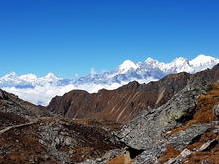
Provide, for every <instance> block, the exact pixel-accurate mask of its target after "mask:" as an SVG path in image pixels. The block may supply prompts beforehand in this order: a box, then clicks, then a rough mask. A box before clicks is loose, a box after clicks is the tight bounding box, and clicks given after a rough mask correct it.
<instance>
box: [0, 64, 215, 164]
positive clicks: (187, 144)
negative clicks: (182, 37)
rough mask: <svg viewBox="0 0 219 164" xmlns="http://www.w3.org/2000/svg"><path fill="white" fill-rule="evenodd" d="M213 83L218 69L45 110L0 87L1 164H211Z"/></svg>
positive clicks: (73, 95) (79, 95)
mask: <svg viewBox="0 0 219 164" xmlns="http://www.w3.org/2000/svg"><path fill="white" fill-rule="evenodd" d="M218 80H219V65H217V66H215V67H214V68H213V69H211V70H206V71H203V72H200V73H197V74H194V75H191V74H187V73H180V74H176V75H169V76H167V77H165V78H164V79H162V80H161V81H158V82H152V83H149V84H144V85H140V84H138V83H136V82H133V83H130V84H128V85H126V86H123V87H121V88H119V89H118V90H114V91H107V90H102V91H100V92H98V93H97V94H93V95H89V94H88V93H86V92H83V91H72V92H70V93H67V94H66V95H64V96H63V97H56V98H54V99H53V101H52V102H51V103H50V106H49V107H48V108H45V107H39V106H35V105H33V104H30V103H28V102H25V101H23V100H20V99H19V98H18V97H16V96H15V95H13V94H9V93H7V92H5V91H2V90H0V163H2V164H29V163H42V164H43V163H47V164H62V163H67V164H68V163H84V164H89V163H91V164H92V163H93V164H95V163H99V164H105V163H106V164H131V163H139V164H151V163H166V164H178V163H186V164H187V163H188V164H196V163H202V164H217V163H218V161H219V83H218ZM83 98H84V101H82V99H83ZM103 99H104V101H103V102H102V100H103ZM76 100H77V101H76ZM80 110H81V111H80ZM132 110H133V111H132ZM122 111H123V112H122ZM83 112H84V114H83ZM121 112H122V114H121ZM77 113H78V114H77ZM77 116H78V117H77ZM86 116H87V117H86ZM107 116H109V117H107Z"/></svg>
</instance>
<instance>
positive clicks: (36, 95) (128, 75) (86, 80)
mask: <svg viewBox="0 0 219 164" xmlns="http://www.w3.org/2000/svg"><path fill="white" fill-rule="evenodd" d="M218 63H219V59H218V58H214V57H211V56H206V55H198V56H197V57H196V58H194V59H192V60H187V59H186V58H183V57H179V58H176V59H175V60H173V61H171V62H169V63H165V62H160V61H158V60H156V59H153V58H147V59H146V60H145V61H143V62H138V63H135V62H133V61H131V60H125V61H124V62H123V63H122V64H121V65H119V66H118V67H117V68H116V69H114V70H112V71H109V72H104V73H96V72H94V71H92V72H91V73H90V74H89V75H87V76H84V77H79V78H78V79H76V80H75V79H74V80H73V79H63V78H59V77H57V76H56V75H55V74H53V73H48V74H47V75H45V76H41V77H38V76H36V75H34V74H25V75H17V74H16V73H14V72H12V73H9V74H6V75H4V76H2V77H0V88H2V89H4V90H6V91H8V92H11V93H14V94H16V95H18V96H19V97H20V98H22V99H24V100H27V101H30V102H32V103H35V104H41V105H42V104H43V105H47V104H48V102H49V101H50V100H51V98H52V97H54V96H56V95H60V96H61V95H63V94H64V93H66V92H68V91H70V90H72V89H82V90H86V91H88V92H90V93H94V92H97V91H98V90H100V89H103V88H105V89H116V88H118V87H120V86H122V85H125V84H127V83H129V82H131V81H134V80H135V81H138V82H139V83H148V82H150V81H155V80H159V79H161V78H163V77H164V76H165V75H168V74H173V73H179V72H188V73H196V72H199V71H202V70H205V69H207V68H212V67H213V66H214V65H216V64H218Z"/></svg>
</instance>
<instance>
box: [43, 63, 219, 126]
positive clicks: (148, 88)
mask: <svg viewBox="0 0 219 164" xmlns="http://www.w3.org/2000/svg"><path fill="white" fill-rule="evenodd" d="M194 79H196V80H197V79H200V80H205V81H208V82H214V81H217V80H219V65H217V66H215V67H214V68H213V69H212V70H206V71H202V72H200V73H197V74H194V75H191V74H188V73H179V74H174V75H168V76H166V77H164V78H163V79H161V80H160V81H157V82H150V83H148V84H139V83H137V82H131V83H129V84H127V85H125V86H123V87H120V88H118V89H116V90H111V91H110V90H105V89H103V90H100V91H99V92H98V93H94V94H89V93H88V92H86V91H80V90H73V91H71V92H69V93H66V94H65V95H64V96H56V97H55V98H53V99H52V101H51V102H50V104H49V106H48V107H47V108H48V109H49V110H50V111H53V112H55V113H61V114H62V115H64V116H65V117H67V118H80V119H87V118H89V119H98V120H100V119H104V120H109V121H113V122H118V123H123V124H124V123H127V122H129V121H130V120H132V119H133V118H135V116H136V115H137V114H138V113H139V112H141V111H142V110H144V109H148V110H150V109H155V108H157V107H159V106H161V105H163V104H165V103H166V102H167V101H168V100H170V99H171V98H172V97H173V96H174V95H175V94H176V93H178V92H179V91H181V90H182V89H183V88H184V87H185V86H186V85H187V84H188V83H189V82H190V83H191V82H192V81H193V80H194Z"/></svg>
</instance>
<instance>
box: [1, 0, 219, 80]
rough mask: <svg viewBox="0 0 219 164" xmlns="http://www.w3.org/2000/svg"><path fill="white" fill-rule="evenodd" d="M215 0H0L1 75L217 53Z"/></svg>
mask: <svg viewBox="0 0 219 164" xmlns="http://www.w3.org/2000/svg"><path fill="white" fill-rule="evenodd" d="M218 7H219V1H218V0H0V61H1V62H0V75H3V74H5V73H7V72H11V71H15V72H17V73H18V74H24V73H35V74H37V75H45V74H46V73H47V72H54V73H56V74H57V75H59V76H63V77H71V76H73V75H74V74H76V73H78V74H79V75H84V74H87V73H89V71H90V69H91V68H94V69H96V70H97V71H103V70H111V69H112V68H114V67H116V66H117V65H118V64H120V63H121V62H122V61H123V60H125V59H131V60H133V61H141V60H144V59H146V58H147V57H153V58H156V59H158V60H161V61H170V60H172V59H174V58H176V57H178V56H184V57H187V58H192V57H194V56H195V55H197V54H199V53H204V54H207V55H211V56H215V57H219V9H218Z"/></svg>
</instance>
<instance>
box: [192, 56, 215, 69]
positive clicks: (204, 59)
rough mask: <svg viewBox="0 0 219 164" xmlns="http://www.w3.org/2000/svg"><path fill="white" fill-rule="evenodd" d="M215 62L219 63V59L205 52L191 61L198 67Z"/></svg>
mask: <svg viewBox="0 0 219 164" xmlns="http://www.w3.org/2000/svg"><path fill="white" fill-rule="evenodd" d="M215 63H219V59H217V58H214V57H211V56H206V55H203V54H201V55H198V56H197V57H196V58H194V59H193V60H191V61H190V64H191V65H193V66H196V67H202V66H204V65H215Z"/></svg>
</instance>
